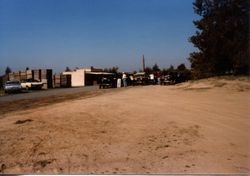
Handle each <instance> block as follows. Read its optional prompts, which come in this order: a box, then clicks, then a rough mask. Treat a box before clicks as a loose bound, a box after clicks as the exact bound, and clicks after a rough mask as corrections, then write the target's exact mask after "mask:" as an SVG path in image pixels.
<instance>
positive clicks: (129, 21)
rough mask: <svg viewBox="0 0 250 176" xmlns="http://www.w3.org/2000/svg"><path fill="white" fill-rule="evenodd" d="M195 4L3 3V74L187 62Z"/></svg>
mask: <svg viewBox="0 0 250 176" xmlns="http://www.w3.org/2000/svg"><path fill="white" fill-rule="evenodd" d="M192 2H193V0H0V61H1V62H0V73H1V74H2V73H4V71H5V68H6V67H7V66H9V67H10V68H11V69H12V71H17V70H23V69H25V68H26V67H29V68H31V69H37V68H51V69H53V70H54V72H61V71H64V70H65V68H66V66H68V67H70V68H72V69H73V68H75V67H84V68H88V67H90V66H94V67H97V68H110V67H113V66H118V67H119V71H134V70H137V71H138V70H139V69H141V68H142V64H141V60H142V55H143V54H144V56H145V63H146V66H153V65H154V64H155V63H157V65H158V66H159V67H160V68H168V67H169V66H170V65H171V64H172V65H174V66H178V65H179V64H181V63H185V64H186V66H189V65H190V64H189V61H188V60H187V58H188V56H189V53H191V52H193V51H195V48H194V47H193V45H192V44H191V43H190V42H188V38H189V37H190V36H192V35H193V34H194V33H195V30H196V29H195V27H194V25H193V23H192V21H193V20H194V19H197V16H196V15H195V14H194V12H193V7H192Z"/></svg>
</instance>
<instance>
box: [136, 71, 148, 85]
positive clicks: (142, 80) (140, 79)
mask: <svg viewBox="0 0 250 176" xmlns="http://www.w3.org/2000/svg"><path fill="white" fill-rule="evenodd" d="M148 82H149V81H148V77H147V76H146V73H145V72H139V73H136V74H134V85H147V84H148Z"/></svg>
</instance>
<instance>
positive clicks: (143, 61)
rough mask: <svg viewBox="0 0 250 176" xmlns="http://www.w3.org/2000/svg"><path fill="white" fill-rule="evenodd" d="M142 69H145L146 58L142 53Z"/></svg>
mask: <svg viewBox="0 0 250 176" xmlns="http://www.w3.org/2000/svg"><path fill="white" fill-rule="evenodd" d="M142 71H145V59H144V54H143V55H142Z"/></svg>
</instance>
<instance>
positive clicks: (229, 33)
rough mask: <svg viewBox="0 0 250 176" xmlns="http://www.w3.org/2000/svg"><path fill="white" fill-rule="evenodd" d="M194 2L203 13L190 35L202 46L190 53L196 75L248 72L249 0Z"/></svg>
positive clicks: (191, 40) (203, 0) (194, 42)
mask: <svg viewBox="0 0 250 176" xmlns="http://www.w3.org/2000/svg"><path fill="white" fill-rule="evenodd" d="M193 6H194V11H195V13H196V14H198V15H199V16H201V19H199V20H197V21H194V25H195V26H196V28H197V29H198V30H197V31H196V34H195V35H194V36H192V37H191V38H190V42H192V43H193V44H194V46H195V47H197V48H198V49H199V51H198V52H193V53H191V54H190V57H189V60H190V62H191V68H192V70H193V72H194V73H195V76H196V77H208V76H214V75H223V74H227V73H235V74H249V66H250V63H249V59H248V58H249V45H248V43H249V37H248V32H249V27H248V26H249V24H248V23H249V16H248V12H249V1H246V0H195V1H194V3H193Z"/></svg>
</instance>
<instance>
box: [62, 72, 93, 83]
mask: <svg viewBox="0 0 250 176" xmlns="http://www.w3.org/2000/svg"><path fill="white" fill-rule="evenodd" d="M87 71H91V69H90V68H89V69H88V68H87V69H86V68H82V69H76V70H74V71H69V72H63V73H62V74H63V75H71V86H72V87H78V86H85V73H86V72H87Z"/></svg>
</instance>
